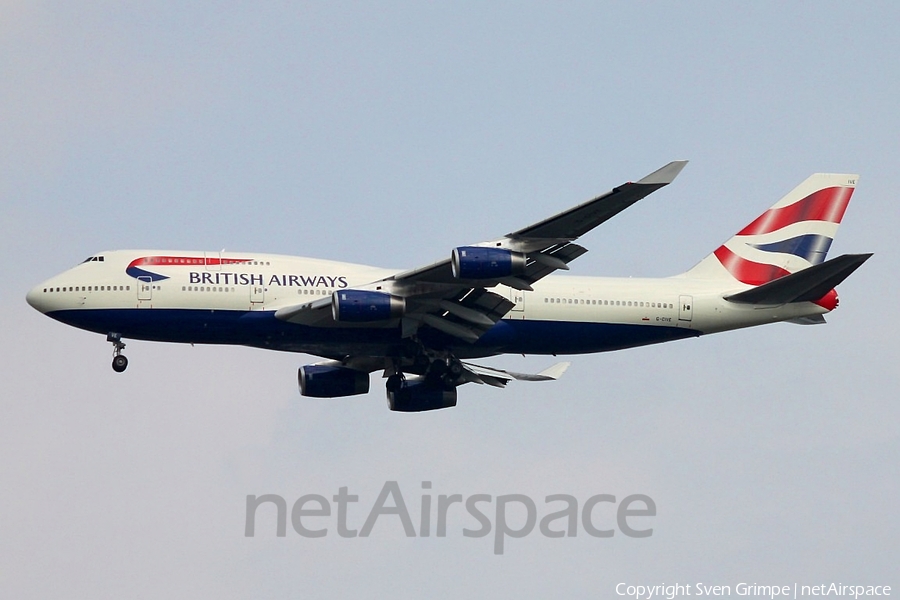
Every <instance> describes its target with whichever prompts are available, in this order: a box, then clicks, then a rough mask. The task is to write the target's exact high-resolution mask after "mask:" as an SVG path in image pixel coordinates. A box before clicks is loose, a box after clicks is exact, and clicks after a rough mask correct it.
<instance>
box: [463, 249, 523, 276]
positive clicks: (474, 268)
mask: <svg viewBox="0 0 900 600" xmlns="http://www.w3.org/2000/svg"><path fill="white" fill-rule="evenodd" d="M450 264H451V266H452V268H453V276H454V277H456V278H457V279H502V278H503V277H510V276H516V275H521V274H522V273H524V272H525V255H524V254H523V253H521V252H513V251H512V250H506V249H504V248H486V247H481V246H460V247H459V248H454V249H453V254H452V256H451V257H450Z"/></svg>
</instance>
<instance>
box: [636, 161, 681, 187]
mask: <svg viewBox="0 0 900 600" xmlns="http://www.w3.org/2000/svg"><path fill="white" fill-rule="evenodd" d="M686 164H688V161H686V160H673V161H672V162H670V163H669V164H667V165H666V166H664V167H663V168H661V169H657V170H656V171H653V172H652V173H650V174H649V175H647V176H646V177H644V178H643V179H641V180H640V181H638V183H643V184H651V185H668V184H670V183H672V182H673V181H674V180H675V178H676V177H678V174H679V173H681V170H682V169H684V167H685V165H686Z"/></svg>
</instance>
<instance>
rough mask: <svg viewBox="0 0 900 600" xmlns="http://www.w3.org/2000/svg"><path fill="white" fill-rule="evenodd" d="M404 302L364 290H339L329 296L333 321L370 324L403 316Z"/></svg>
mask: <svg viewBox="0 0 900 600" xmlns="http://www.w3.org/2000/svg"><path fill="white" fill-rule="evenodd" d="M405 311H406V301H405V300H404V299H403V298H400V297H399V296H393V295H391V294H385V293H384V292H369V291H366V290H341V291H338V292H334V294H332V296H331V312H332V314H333V315H334V320H335V321H342V322H344V323H370V322H373V321H387V320H390V319H396V318H398V317H401V316H403V313H404V312H405Z"/></svg>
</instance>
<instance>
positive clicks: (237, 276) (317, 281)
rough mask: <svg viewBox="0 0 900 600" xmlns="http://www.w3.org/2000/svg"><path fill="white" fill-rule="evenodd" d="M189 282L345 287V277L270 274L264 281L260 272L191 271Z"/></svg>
mask: <svg viewBox="0 0 900 600" xmlns="http://www.w3.org/2000/svg"><path fill="white" fill-rule="evenodd" d="M189 276H190V282H191V283H192V284H193V283H199V284H208V285H263V284H265V285H268V286H276V285H277V286H282V287H304V286H305V287H332V288H345V287H347V278H346V277H344V276H343V275H342V276H339V277H331V276H330V275H271V276H270V277H269V281H268V282H266V280H265V277H264V276H263V275H262V274H256V275H251V274H249V273H210V272H205V271H204V272H197V271H191V272H190V274H189Z"/></svg>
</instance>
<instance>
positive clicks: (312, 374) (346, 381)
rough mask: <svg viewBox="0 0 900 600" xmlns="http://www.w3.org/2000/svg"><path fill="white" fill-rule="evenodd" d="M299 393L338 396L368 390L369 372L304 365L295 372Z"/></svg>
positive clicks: (313, 395)
mask: <svg viewBox="0 0 900 600" xmlns="http://www.w3.org/2000/svg"><path fill="white" fill-rule="evenodd" d="M297 380H298V381H299V383H300V394H301V395H303V396H309V397H311V398H339V397H341V396H355V395H357V394H366V393H368V392H369V374H368V373H364V372H363V371H357V370H356V369H348V368H346V367H330V366H327V365H306V366H303V367H300V370H299V371H298V372H297Z"/></svg>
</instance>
